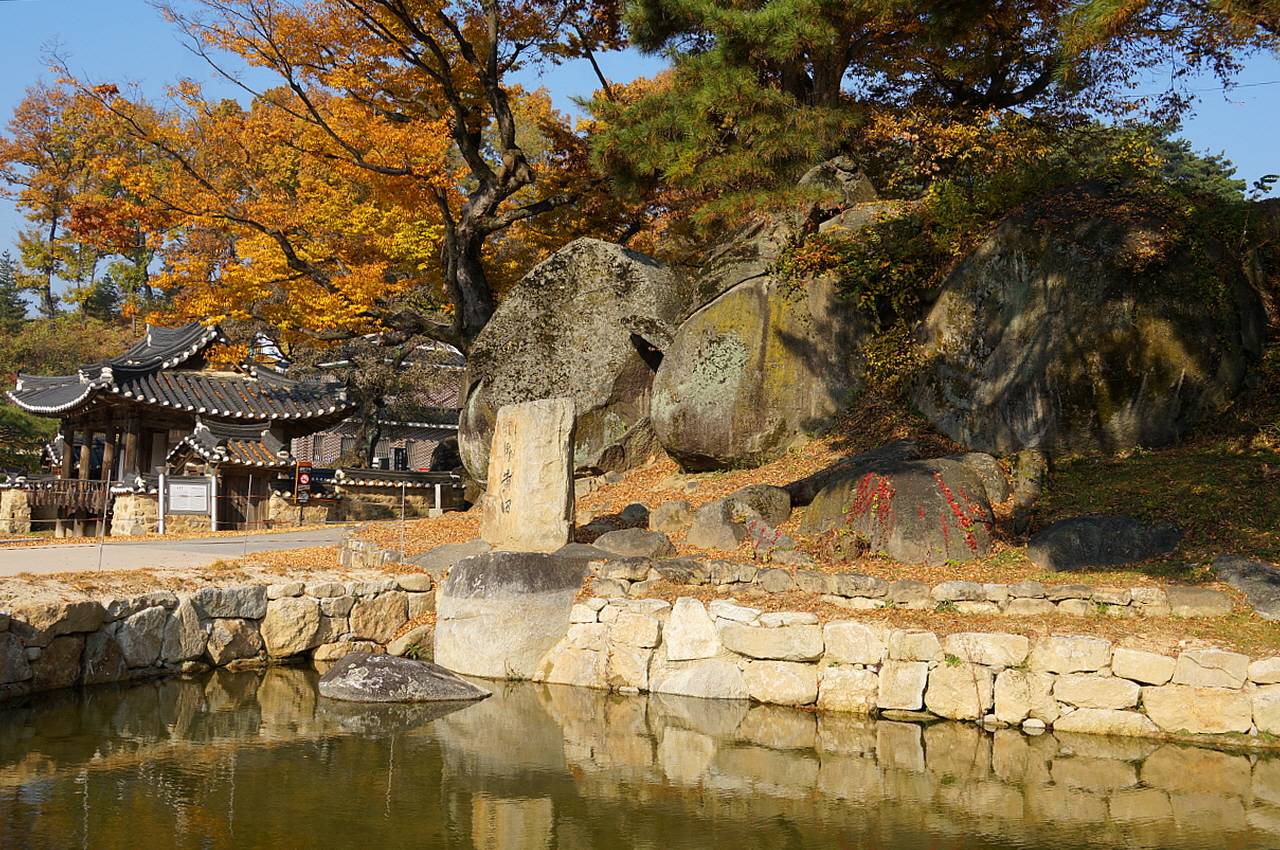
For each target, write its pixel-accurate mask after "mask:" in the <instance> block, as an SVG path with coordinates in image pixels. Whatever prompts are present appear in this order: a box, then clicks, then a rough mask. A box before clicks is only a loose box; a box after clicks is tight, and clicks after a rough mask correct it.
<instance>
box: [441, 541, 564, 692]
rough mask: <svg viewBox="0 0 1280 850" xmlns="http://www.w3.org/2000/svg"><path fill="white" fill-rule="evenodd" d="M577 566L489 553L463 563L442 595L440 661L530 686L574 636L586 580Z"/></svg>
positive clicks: (551, 558)
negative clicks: (574, 614) (577, 602)
mask: <svg viewBox="0 0 1280 850" xmlns="http://www.w3.org/2000/svg"><path fill="white" fill-rule="evenodd" d="M587 573H588V571H587V568H586V566H585V565H584V564H583V563H582V562H581V561H578V560H575V559H569V558H566V559H561V558H556V557H555V556H553V555H546V554H541V553H532V552H489V553H486V554H483V555H475V556H473V557H470V558H467V559H466V560H464V561H461V562H459V563H458V564H457V565H456V566H454V568H453V570H451V571H450V573H449V578H447V579H446V580H445V582H444V584H443V585H442V586H441V588H440V598H439V601H438V604H437V607H436V647H435V659H436V662H437V663H439V664H442V665H444V666H445V667H448V668H449V669H450V670H455V671H457V672H459V673H465V674H467V675H473V676H484V677H486V678H490V679H530V678H533V677H534V676H536V675H538V674H539V673H541V672H544V669H543V668H544V665H545V663H546V661H547V656H548V654H549V653H550V652H551V650H552V648H553V647H555V645H556V644H557V643H559V642H560V639H561V638H562V637H564V635H565V633H566V632H567V631H568V629H569V614H570V611H571V609H572V608H573V598H574V597H575V596H576V595H577V593H578V591H579V590H581V589H582V584H583V582H584V581H585V580H586V577H587Z"/></svg>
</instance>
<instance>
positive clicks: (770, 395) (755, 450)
mask: <svg viewBox="0 0 1280 850" xmlns="http://www.w3.org/2000/svg"><path fill="white" fill-rule="evenodd" d="M866 337H867V331H866V322H865V319H864V318H863V316H862V315H861V314H860V313H859V312H858V310H857V308H856V307H855V306H853V305H852V304H851V303H849V302H847V301H844V300H841V299H840V298H839V294H838V289H837V286H836V282H835V281H834V280H830V279H827V278H810V279H807V280H804V281H784V280H781V279H779V278H776V277H772V276H760V277H753V278H750V279H748V280H745V281H743V282H742V283H739V284H737V285H736V286H734V287H733V288H732V289H730V290H729V291H727V292H725V293H724V294H723V295H721V296H720V297H719V298H717V299H716V300H714V301H712V302H711V303H709V304H707V305H706V306H705V307H703V308H701V309H700V310H698V311H697V312H696V313H694V314H693V315H692V316H691V317H690V318H689V319H688V320H687V321H686V322H685V323H684V324H683V325H681V326H680V330H679V332H678V333H677V334H676V335H675V339H674V340H673V341H672V343H671V346H670V347H669V348H668V349H667V350H666V352H665V353H664V356H663V358H662V364H661V365H660V366H659V367H658V374H657V376H656V377H655V378H654V382H653V401H652V404H651V414H650V415H651V417H652V419H653V426H654V429H655V430H656V431H657V433H658V439H659V440H660V441H661V443H662V447H663V448H664V449H666V450H667V453H668V454H669V455H671V457H673V458H674V459H675V460H676V461H677V462H678V463H679V464H680V466H681V467H682V468H683V469H685V470H688V471H705V470H713V469H727V468H730V467H733V466H739V465H743V464H747V465H752V464H760V463H764V462H767V461H769V460H772V459H773V458H776V457H777V456H778V455H780V454H782V453H783V452H785V451H786V450H787V449H788V448H789V447H790V446H792V445H794V444H795V443H796V442H797V441H798V440H800V439H803V438H804V436H805V435H806V434H807V433H810V432H812V431H814V430H815V429H817V428H818V427H820V426H821V425H823V424H825V423H826V422H828V421H829V420H830V418H831V417H832V416H833V415H834V414H835V413H837V412H838V411H839V410H840V409H841V408H843V407H844V406H845V405H846V404H847V403H848V401H849V398H850V396H852V395H853V394H854V393H856V392H858V391H859V390H861V389H862V386H863V377H862V375H863V367H864V364H865V358H864V357H863V354H862V344H863V343H864V341H865V339H866Z"/></svg>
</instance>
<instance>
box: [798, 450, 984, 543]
mask: <svg viewBox="0 0 1280 850" xmlns="http://www.w3.org/2000/svg"><path fill="white" fill-rule="evenodd" d="M859 470H860V471H859V474H857V475H853V476H849V477H845V478H839V479H836V480H835V481H832V482H831V483H829V484H828V485H827V486H826V487H825V488H824V489H823V490H822V492H820V493H818V495H817V497H816V498H815V499H814V500H813V504H811V505H810V506H809V509H808V510H807V511H806V512H805V516H804V520H803V521H802V522H801V524H800V531H801V532H802V533H805V534H820V533H824V532H828V531H833V530H840V529H848V530H849V531H852V532H853V533H855V534H858V535H860V536H862V537H863V538H865V539H866V540H867V541H868V542H869V546H870V549H871V551H873V552H876V551H883V552H885V553H887V554H888V555H889V557H891V558H893V559H894V560H897V561H902V562H903V563H917V564H935V565H936V564H942V563H944V562H946V561H949V560H954V561H969V560H973V559H974V558H983V557H986V556H987V555H989V554H991V525H992V522H993V516H992V513H991V503H990V502H989V501H988V500H987V492H986V487H985V486H983V483H982V479H981V478H979V477H978V475H977V474H976V473H975V472H974V471H973V470H971V469H969V468H968V467H967V466H965V465H964V464H961V463H957V462H956V461H953V460H946V459H936V460H914V461H902V462H888V463H881V464H877V465H875V466H873V467H871V468H867V467H861V468H859Z"/></svg>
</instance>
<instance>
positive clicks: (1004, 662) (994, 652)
mask: <svg viewBox="0 0 1280 850" xmlns="http://www.w3.org/2000/svg"><path fill="white" fill-rule="evenodd" d="M1030 650H1031V641H1030V639H1028V638H1027V637H1025V636H1023V635H1010V634H986V633H983V632H959V633H956V634H951V635H947V636H946V638H944V639H943V641H942V651H943V652H944V653H945V654H948V655H954V656H956V657H957V658H959V659H960V660H962V661H969V662H972V663H974V664H985V665H986V666H988V667H1017V666H1019V665H1021V664H1022V663H1023V662H1024V661H1026V660H1027V653H1028V652H1030Z"/></svg>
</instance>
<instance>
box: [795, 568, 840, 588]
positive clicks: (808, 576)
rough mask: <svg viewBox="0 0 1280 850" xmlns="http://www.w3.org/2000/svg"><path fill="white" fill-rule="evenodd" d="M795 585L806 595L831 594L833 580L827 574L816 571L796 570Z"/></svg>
mask: <svg viewBox="0 0 1280 850" xmlns="http://www.w3.org/2000/svg"><path fill="white" fill-rule="evenodd" d="M794 578H795V584H796V587H797V588H799V589H800V590H803V591H804V592H805V593H830V592H831V589H832V578H833V576H829V575H827V574H826V573H820V572H816V571H814V570H796V572H795V576H794Z"/></svg>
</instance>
